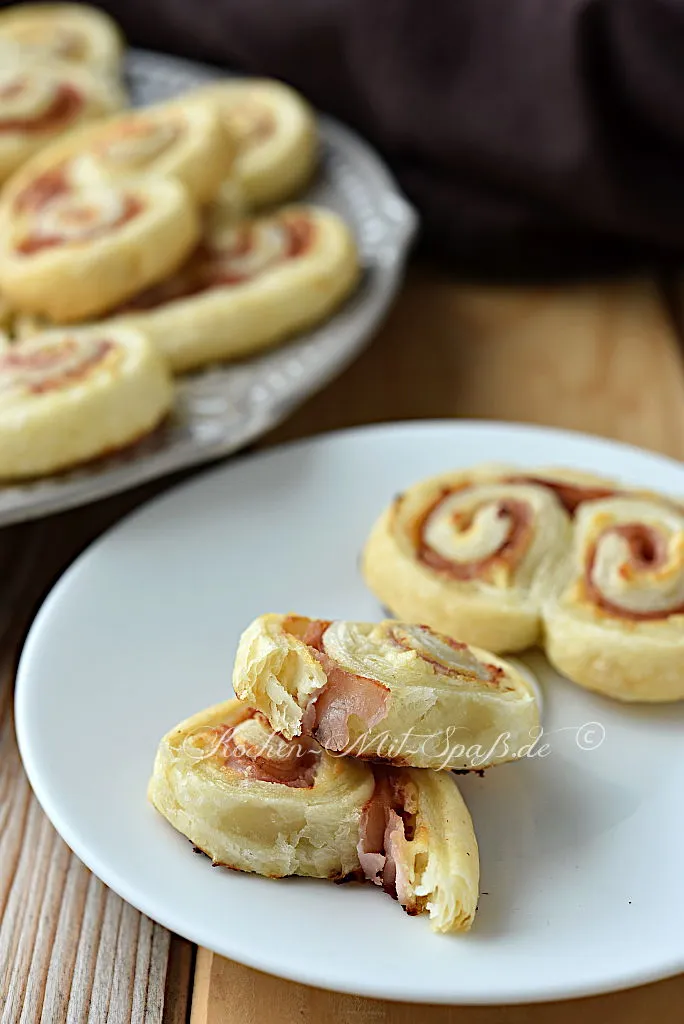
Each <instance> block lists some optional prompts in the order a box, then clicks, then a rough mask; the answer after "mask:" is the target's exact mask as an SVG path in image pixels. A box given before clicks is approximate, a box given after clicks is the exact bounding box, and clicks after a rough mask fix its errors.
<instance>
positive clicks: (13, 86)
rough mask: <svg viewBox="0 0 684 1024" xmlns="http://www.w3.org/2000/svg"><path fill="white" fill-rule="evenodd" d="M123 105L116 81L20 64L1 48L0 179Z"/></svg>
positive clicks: (52, 66)
mask: <svg viewBox="0 0 684 1024" xmlns="http://www.w3.org/2000/svg"><path fill="white" fill-rule="evenodd" d="M1 18H2V15H1V14H0V19H1ZM123 105H124V97H123V94H122V93H121V91H120V90H119V89H118V87H117V86H115V85H113V84H111V83H107V82H103V81H101V80H100V79H99V78H97V77H96V76H95V75H92V74H90V72H88V71H84V70H82V69H80V68H74V67H71V66H70V65H68V64H56V63H52V64H50V63H45V64H30V65H26V66H25V65H23V64H20V63H17V62H16V61H15V60H3V59H2V50H1V49H0V184H2V183H3V182H4V181H6V180H7V178H9V177H10V175H11V174H13V172H14V171H16V169H17V168H18V167H20V166H21V165H22V164H24V163H26V161H27V160H28V159H29V158H30V157H33V156H34V154H36V153H37V152H38V151H39V150H43V149H44V148H45V147H46V146H47V145H48V144H50V143H54V140H55V139H58V138H59V137H60V136H62V135H64V134H65V133H67V132H71V131H73V130H74V129H75V128H78V127H80V126H82V125H85V124H87V123H88V122H89V121H93V120H96V119H98V118H102V117H104V116H105V115H108V114H112V113H113V112H114V111H116V110H118V109H119V108H120V107H122V106H123Z"/></svg>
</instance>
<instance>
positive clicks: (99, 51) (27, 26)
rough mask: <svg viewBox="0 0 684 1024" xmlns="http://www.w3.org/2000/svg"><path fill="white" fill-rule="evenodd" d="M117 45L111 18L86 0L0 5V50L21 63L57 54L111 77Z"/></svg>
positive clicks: (119, 38) (56, 57) (116, 60)
mask: <svg viewBox="0 0 684 1024" xmlns="http://www.w3.org/2000/svg"><path fill="white" fill-rule="evenodd" d="M122 51H123V39H122V36H121V33H120V31H119V29H118V27H117V25H116V23H115V22H114V21H112V19H111V18H109V17H108V16H107V15H106V14H105V13H104V11H101V10H99V9H98V8H97V7H90V6H89V5H88V4H74V3H71V4H70V3H65V4H59V3H57V4H50V3H45V4H43V3H38V4H31V3H17V4H13V5H12V6H9V7H6V8H5V10H4V11H0V56H4V55H11V56H12V57H15V58H18V59H20V60H22V61H23V63H25V64H29V63H39V64H44V63H45V62H46V61H51V60H60V61H63V62H65V63H68V64H70V65H72V66H74V67H77V68H79V67H80V68H86V69H90V70H91V71H93V72H94V73H96V74H98V75H103V76H104V75H109V76H112V77H113V76H116V75H118V73H119V65H120V63H121V58H122Z"/></svg>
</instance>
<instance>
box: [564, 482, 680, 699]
mask: <svg viewBox="0 0 684 1024" xmlns="http://www.w3.org/2000/svg"><path fill="white" fill-rule="evenodd" d="M544 627H545V633H546V653H547V655H548V657H549V660H550V661H551V662H552V664H554V665H555V666H556V667H557V668H558V669H559V670H560V671H561V672H563V673H564V674H565V675H567V676H568V677H569V678H570V679H572V680H574V682H576V683H579V684H580V685H581V686H585V687H587V688H588V689H590V690H596V691H598V692H600V693H605V694H607V695H608V696H610V697H616V698H618V699H619V700H625V701H668V700H680V699H682V698H684V506H680V505H677V504H675V503H674V502H671V501H668V500H667V499H665V498H659V497H658V496H656V495H647V494H639V493H635V494H632V495H630V494H629V493H623V494H620V495H618V496H616V497H613V498H607V499H604V500H597V501H592V502H588V503H587V504H585V505H582V506H581V507H580V509H579V510H578V513H577V517H576V522H575V533H574V542H573V547H572V551H571V553H570V555H569V557H567V558H566V559H565V560H564V562H563V563H562V566H561V567H560V569H559V571H558V574H557V580H556V587H555V594H554V595H553V596H552V597H550V598H549V599H548V600H547V602H546V605H545V608H544Z"/></svg>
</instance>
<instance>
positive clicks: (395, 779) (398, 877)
mask: <svg viewBox="0 0 684 1024" xmlns="http://www.w3.org/2000/svg"><path fill="white" fill-rule="evenodd" d="M148 795H149V798H150V800H151V802H152V803H153V804H154V806H155V807H156V809H157V810H158V811H159V812H160V813H161V814H162V815H163V816H164V817H165V818H166V819H167V820H168V821H169V822H170V823H171V824H172V825H173V826H174V828H176V829H177V830H178V831H179V832H181V833H182V834H183V835H185V836H187V838H188V839H190V840H191V842H192V843H193V844H194V845H195V846H196V847H197V848H198V849H200V850H202V851H203V852H204V853H206V854H207V855H208V856H209V857H211V859H212V861H213V862H214V864H221V865H225V866H228V867H231V868H234V869H237V870H240V871H250V872H255V873H257V874H261V875H268V876H269V877H272V878H280V877H283V876H286V875H305V876H309V877H314V878H332V879H337V880H341V879H344V878H350V877H357V878H359V879H361V878H363V877H364V876H365V877H367V878H368V879H369V880H370V881H373V882H377V884H379V885H382V886H383V888H384V889H385V891H386V892H388V893H390V894H391V895H393V896H395V898H397V899H398V900H399V902H400V903H401V904H402V906H403V907H404V908H405V909H406V910H407V911H408V912H409V913H411V914H417V913H421V912H423V911H426V912H427V913H429V915H430V923H431V925H432V926H433V928H435V930H437V931H466V930H467V929H468V928H469V927H470V925H471V923H472V920H473V917H474V915H475V910H476V905H477V895H478V884H479V863H478V851H477V843H476V840H475V835H474V832H473V826H472V822H471V820H470V815H469V814H468V810H467V808H466V806H465V804H464V803H463V800H462V799H461V796H460V793H459V791H458V789H457V787H456V784H455V782H454V780H453V778H451V777H450V776H448V775H445V774H439V773H436V772H419V771H411V770H409V769H384V768H378V769H377V770H374V769H371V767H370V766H369V765H367V764H365V763H364V762H361V761H355V760H353V759H352V758H345V757H333V756H331V755H330V754H328V753H327V752H326V751H325V750H323V749H322V748H321V747H320V746H319V745H318V743H316V741H315V740H313V739H311V738H300V739H298V740H294V741H288V740H285V739H283V737H282V736H278V735H277V734H274V733H273V732H272V730H271V729H270V728H269V726H268V723H267V722H266V720H265V719H264V717H263V716H262V715H260V714H259V713H258V712H256V711H255V710H254V709H253V708H250V707H249V706H247V705H245V704H241V703H240V702H239V701H236V700H231V701H226V702H225V703H223V704H219V705H216V706H215V707H213V708H209V709H208V710H206V711H203V712H201V713H200V714H198V715H195V716H194V717H192V718H189V719H188V720H187V721H185V722H182V723H181V724H180V725H179V726H177V727H176V728H175V729H172V730H171V732H169V733H168V734H167V735H166V736H165V737H164V738H163V740H162V741H161V744H160V746H159V750H158V752H157V757H156V760H155V764H154V771H153V774H152V778H151V780H150V784H149V788H148Z"/></svg>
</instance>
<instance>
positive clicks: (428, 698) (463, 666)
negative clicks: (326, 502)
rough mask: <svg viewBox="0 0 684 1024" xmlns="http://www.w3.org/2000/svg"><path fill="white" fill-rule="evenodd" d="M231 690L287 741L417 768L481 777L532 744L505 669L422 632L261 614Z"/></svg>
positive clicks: (523, 706)
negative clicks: (473, 772)
mask: <svg viewBox="0 0 684 1024" xmlns="http://www.w3.org/2000/svg"><path fill="white" fill-rule="evenodd" d="M233 687H234V689H235V692H236V694H237V695H238V697H240V698H241V699H242V700H245V701H247V702H248V703H250V704H252V705H253V706H254V707H256V708H258V709H259V710H260V711H262V712H263V714H265V715H266V717H267V718H268V720H269V722H270V723H271V725H272V727H273V728H274V729H275V730H276V731H278V732H281V733H282V734H283V735H284V736H286V737H288V738H292V737H294V736H299V735H302V734H305V735H306V734H309V733H310V734H312V735H313V736H314V737H315V738H316V739H317V740H318V741H319V743H321V745H322V746H324V747H325V748H326V749H328V750H331V751H335V752H344V753H347V754H350V755H353V756H354V757H361V758H368V759H370V760H378V761H384V762H387V763H389V764H396V765H409V766H412V767H416V768H436V769H446V768H458V769H461V768H486V767H489V766H491V765H493V764H499V763H501V762H503V761H507V760H510V759H512V758H514V757H516V756H517V754H518V752H519V751H520V749H521V748H522V747H524V746H531V745H532V744H533V743H534V741H535V740H536V739H537V737H538V734H539V709H538V705H537V701H536V697H535V695H534V693H533V691H532V688H531V686H530V684H529V683H528V682H527V680H526V679H525V678H524V677H523V676H522V674H521V673H520V672H519V671H518V670H517V669H515V668H514V667H513V666H512V665H509V664H507V663H506V662H505V661H502V660H501V659H499V658H496V657H495V656H494V655H492V654H489V653H488V652H487V651H482V650H479V649H477V648H471V647H468V646H466V644H462V643H458V642H456V641H455V640H451V639H450V638H448V637H446V636H442V635H440V634H438V633H435V632H433V631H432V630H431V629H429V628H428V627H427V626H415V625H410V624H408V623H403V622H395V621H393V620H388V621H385V622H380V623H370V622H328V621H324V620H319V619H308V618H304V617H303V616H296V615H262V616H260V617H259V618H258V619H256V620H255V621H254V622H253V623H252V624H251V626H249V627H248V629H247V630H246V631H245V632H244V633H243V635H242V638H241V640H240V644H239V647H238V651H237V656H236V659H235V667H234V672H233Z"/></svg>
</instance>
